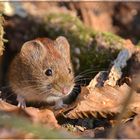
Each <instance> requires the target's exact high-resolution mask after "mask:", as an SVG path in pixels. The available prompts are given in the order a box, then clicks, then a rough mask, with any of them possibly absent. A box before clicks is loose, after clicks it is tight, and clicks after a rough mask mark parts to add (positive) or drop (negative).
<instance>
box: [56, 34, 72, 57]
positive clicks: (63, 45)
mask: <svg viewBox="0 0 140 140" xmlns="http://www.w3.org/2000/svg"><path fill="white" fill-rule="evenodd" d="M56 43H57V47H58V50H59V51H60V53H61V55H62V56H63V57H64V58H66V60H70V45H69V42H68V41H67V39H66V38H65V37H64V36H59V37H58V38H56Z"/></svg>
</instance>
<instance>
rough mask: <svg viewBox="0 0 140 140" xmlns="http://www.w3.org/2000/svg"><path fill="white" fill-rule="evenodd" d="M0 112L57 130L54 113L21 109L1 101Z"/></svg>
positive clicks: (44, 110)
mask: <svg viewBox="0 0 140 140" xmlns="http://www.w3.org/2000/svg"><path fill="white" fill-rule="evenodd" d="M0 111H4V112H9V113H12V114H16V115H20V116H24V117H26V118H29V119H30V120H31V121H32V122H38V123H41V124H44V125H50V126H52V127H55V128H59V125H58V123H57V120H56V118H55V116H54V113H53V112H52V111H51V110H49V109H38V108H34V107H26V108H25V109H21V108H19V107H17V106H15V105H11V104H9V103H7V102H5V101H3V100H0Z"/></svg>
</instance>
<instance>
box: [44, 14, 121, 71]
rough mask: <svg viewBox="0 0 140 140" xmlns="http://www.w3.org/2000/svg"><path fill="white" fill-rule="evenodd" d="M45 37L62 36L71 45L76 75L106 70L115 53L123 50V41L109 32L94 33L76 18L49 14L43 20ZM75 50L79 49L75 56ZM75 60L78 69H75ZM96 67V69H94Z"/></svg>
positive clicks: (67, 15)
mask: <svg viewBox="0 0 140 140" xmlns="http://www.w3.org/2000/svg"><path fill="white" fill-rule="evenodd" d="M44 27H45V31H46V32H47V36H48V37H51V38H53V39H55V38H56V37H58V36H60V35H63V36H65V37H67V39H68V41H69V42H70V45H71V56H72V61H73V63H74V66H75V67H74V68H75V71H76V72H77V73H79V71H84V70H86V69H93V70H97V69H96V68H97V67H98V70H102V69H103V68H107V67H108V65H109V64H110V62H111V61H112V60H113V59H114V58H115V57H116V55H117V53H118V52H119V50H120V49H121V48H123V39H122V38H121V37H119V36H116V35H114V34H112V33H109V32H95V31H94V30H93V29H90V28H89V27H86V26H85V25H84V24H83V23H82V22H81V20H80V19H79V18H78V17H76V16H71V15H69V14H50V15H47V16H46V17H45V20H44ZM75 48H79V50H80V54H77V53H76V51H75ZM76 59H78V60H79V62H80V64H79V65H80V67H79V68H76V65H78V64H76V61H75V60H76ZM95 67H96V68H95Z"/></svg>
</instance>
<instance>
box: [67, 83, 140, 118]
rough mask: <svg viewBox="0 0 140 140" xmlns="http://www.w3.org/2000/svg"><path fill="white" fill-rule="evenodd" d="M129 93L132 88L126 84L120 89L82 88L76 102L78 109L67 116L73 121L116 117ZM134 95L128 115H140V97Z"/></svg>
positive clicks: (109, 87) (108, 87)
mask: <svg viewBox="0 0 140 140" xmlns="http://www.w3.org/2000/svg"><path fill="white" fill-rule="evenodd" d="M129 91H130V88H129V87H128V86H127V85H126V84H123V85H122V86H120V87H119V86H116V87H111V86H108V85H106V86H105V87H100V88H95V87H94V88H92V86H90V87H89V88H82V92H81V94H79V97H78V98H77V101H76V107H75V108H74V109H73V110H71V111H70V112H68V113H67V114H66V116H67V117H68V118H71V119H77V118H87V117H95V118H97V117H99V116H101V117H103V118H106V117H107V116H114V114H118V113H120V112H121V109H122V107H123V104H124V101H125V99H126V98H127V96H128V95H129ZM132 94H133V96H132V101H131V103H130V104H129V106H128V107H127V115H129V113H130V114H131V113H132V112H135V113H138V112H139V110H140V95H139V94H137V93H136V92H134V93H132Z"/></svg>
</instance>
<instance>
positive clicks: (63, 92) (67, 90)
mask: <svg viewBox="0 0 140 140" xmlns="http://www.w3.org/2000/svg"><path fill="white" fill-rule="evenodd" d="M69 90H70V89H69V88H68V87H62V94H64V95H66V94H68V93H69Z"/></svg>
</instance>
